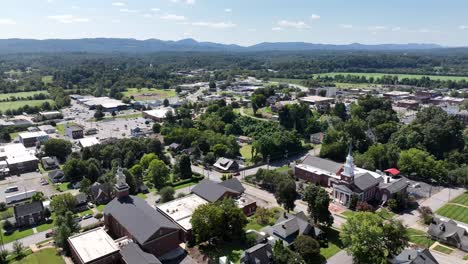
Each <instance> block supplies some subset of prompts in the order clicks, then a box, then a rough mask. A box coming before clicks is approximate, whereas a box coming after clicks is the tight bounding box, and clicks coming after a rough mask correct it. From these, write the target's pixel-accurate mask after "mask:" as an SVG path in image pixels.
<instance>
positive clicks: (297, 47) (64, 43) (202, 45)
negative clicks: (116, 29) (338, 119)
mask: <svg viewBox="0 0 468 264" xmlns="http://www.w3.org/2000/svg"><path fill="white" fill-rule="evenodd" d="M437 48H443V47H442V46H440V45H437V44H379V45H364V44H359V43H353V44H349V45H331V44H314V43H306V42H263V43H259V44H256V45H253V46H248V47H244V46H240V45H227V44H220V43H214V42H199V41H196V40H194V39H182V40H179V41H164V40H159V39H147V40H136V39H120V38H92V39H91V38H89V39H88V38H87V39H46V40H36V39H0V53H3V54H5V53H34V52H91V53H110V52H138V53H147V52H160V51H229V52H242V51H244V52H248V51H309V50H310V51H311V50H370V51H384V50H429V49H437Z"/></svg>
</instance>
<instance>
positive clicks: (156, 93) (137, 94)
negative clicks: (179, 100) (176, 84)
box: [123, 88, 177, 101]
mask: <svg viewBox="0 0 468 264" xmlns="http://www.w3.org/2000/svg"><path fill="white" fill-rule="evenodd" d="M123 95H124V96H127V97H130V96H133V97H134V98H135V100H143V101H145V100H149V101H151V100H158V99H159V100H160V99H166V98H169V97H174V96H176V95H177V94H176V92H175V90H174V89H167V90H164V89H156V88H154V89H150V88H141V89H138V88H128V89H127V91H125V92H123Z"/></svg>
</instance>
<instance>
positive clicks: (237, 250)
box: [199, 243, 247, 264]
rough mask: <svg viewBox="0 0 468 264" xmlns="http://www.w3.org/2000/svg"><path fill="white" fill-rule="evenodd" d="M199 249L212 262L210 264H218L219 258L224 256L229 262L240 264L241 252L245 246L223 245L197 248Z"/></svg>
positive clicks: (236, 244) (238, 244)
mask: <svg viewBox="0 0 468 264" xmlns="http://www.w3.org/2000/svg"><path fill="white" fill-rule="evenodd" d="M199 249H200V251H201V252H203V253H204V254H206V255H207V256H208V257H209V258H210V260H212V263H218V262H219V258H220V257H223V256H226V257H227V258H228V260H229V261H231V262H233V263H235V264H237V263H240V257H241V255H242V252H243V251H244V250H245V249H247V246H246V245H245V244H244V245H243V244H241V243H225V244H222V245H216V246H213V245H207V246H199Z"/></svg>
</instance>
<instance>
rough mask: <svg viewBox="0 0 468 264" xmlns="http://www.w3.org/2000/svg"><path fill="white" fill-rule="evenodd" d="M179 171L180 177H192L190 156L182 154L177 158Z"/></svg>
mask: <svg viewBox="0 0 468 264" xmlns="http://www.w3.org/2000/svg"><path fill="white" fill-rule="evenodd" d="M179 173H180V176H181V178H182V179H189V178H191V177H192V163H191V162H190V157H189V156H188V155H186V154H182V155H181V156H180V158H179Z"/></svg>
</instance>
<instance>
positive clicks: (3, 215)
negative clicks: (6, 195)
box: [0, 207, 13, 220]
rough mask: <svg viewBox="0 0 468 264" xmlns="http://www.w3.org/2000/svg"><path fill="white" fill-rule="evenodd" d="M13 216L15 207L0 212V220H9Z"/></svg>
mask: <svg viewBox="0 0 468 264" xmlns="http://www.w3.org/2000/svg"><path fill="white" fill-rule="evenodd" d="M12 216H13V207H8V208H7V209H6V210H5V211H2V212H0V220H3V219H7V218H10V217H12Z"/></svg>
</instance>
